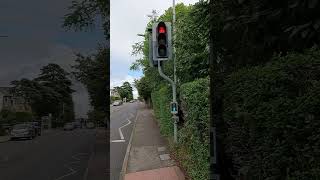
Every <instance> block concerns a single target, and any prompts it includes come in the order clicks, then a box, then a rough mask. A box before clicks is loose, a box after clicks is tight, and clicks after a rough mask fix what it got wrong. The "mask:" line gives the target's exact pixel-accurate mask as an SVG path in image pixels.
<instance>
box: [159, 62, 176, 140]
mask: <svg viewBox="0 0 320 180" xmlns="http://www.w3.org/2000/svg"><path fill="white" fill-rule="evenodd" d="M158 71H159V74H160V76H161V77H163V78H164V79H166V80H167V81H169V82H170V83H171V85H172V95H173V96H172V99H173V102H176V95H177V94H176V84H175V83H174V81H173V80H172V79H170V78H169V77H168V76H166V75H165V74H164V73H163V72H162V68H161V66H160V61H159V60H158ZM177 118H179V117H178V116H176V115H173V120H174V131H173V140H174V142H175V143H177V142H178V126H177V125H178V119H177Z"/></svg>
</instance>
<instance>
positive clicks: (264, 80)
mask: <svg viewBox="0 0 320 180" xmlns="http://www.w3.org/2000/svg"><path fill="white" fill-rule="evenodd" d="M319 80H320V51H319V50H318V49H311V50H308V51H305V52H304V53H303V54H297V53H289V54H288V55H286V56H283V57H281V56H276V57H274V58H273V59H272V61H271V62H270V63H268V64H266V65H264V66H262V65H261V66H257V67H251V68H244V69H241V70H240V71H238V72H235V73H232V74H231V75H230V76H229V77H228V79H227V80H226V84H225V86H224V92H225V99H224V107H225V109H224V111H225V114H224V119H225V121H226V123H227V127H228V131H227V133H226V134H225V135H226V137H227V138H226V147H227V151H228V153H229V155H231V156H232V157H233V161H234V162H235V164H236V165H237V167H238V169H239V170H240V172H242V173H243V174H247V176H248V177H250V178H249V179H252V180H259V179H290V180H291V179H292V180H298V179H299V180H307V179H318V178H319V177H320V169H319V167H320V163H319V162H320V156H319V151H320V148H319V147H320V146H319V145H320V144H319V142H320V136H319V134H320V121H319V118H320V113H319V112H320V96H319V92H320V81H319Z"/></svg>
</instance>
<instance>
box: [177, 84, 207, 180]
mask: <svg viewBox="0 0 320 180" xmlns="http://www.w3.org/2000/svg"><path fill="white" fill-rule="evenodd" d="M180 89H181V91H180V100H181V107H180V108H181V110H182V111H183V115H184V116H183V117H182V118H183V120H184V123H183V125H182V127H181V128H180V130H179V145H178V146H176V147H175V148H176V150H177V151H178V152H177V153H178V154H182V155H183V156H184V157H180V158H181V159H184V160H183V161H182V164H183V166H184V168H185V169H186V171H187V172H188V175H189V176H190V177H191V179H193V180H202V179H209V171H208V170H209V156H210V155H209V143H210V134H209V127H210V119H209V80H208V79H207V78H205V79H198V80H195V81H193V82H189V83H185V84H183V85H182V86H181V88H180ZM171 123H172V122H171ZM171 131H172V130H171ZM181 152H183V153H181Z"/></svg>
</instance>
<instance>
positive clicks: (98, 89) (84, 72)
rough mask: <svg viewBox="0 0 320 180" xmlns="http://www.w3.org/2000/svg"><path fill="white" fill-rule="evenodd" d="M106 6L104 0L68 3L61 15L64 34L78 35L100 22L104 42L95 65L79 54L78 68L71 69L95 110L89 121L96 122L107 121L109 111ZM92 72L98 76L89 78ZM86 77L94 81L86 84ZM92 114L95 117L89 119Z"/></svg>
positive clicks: (108, 3)
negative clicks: (75, 32) (69, 4)
mask: <svg viewBox="0 0 320 180" xmlns="http://www.w3.org/2000/svg"><path fill="white" fill-rule="evenodd" d="M109 5H110V2H109V1H105V0H82V1H80V2H79V1H72V5H71V6H70V7H69V10H70V11H71V13H69V14H66V15H65V17H64V23H63V27H65V28H66V29H68V30H70V29H74V30H76V31H82V30H85V29H88V28H89V27H92V26H93V25H94V23H96V24H98V23H99V22H100V21H102V28H103V30H104V35H105V37H106V41H104V42H103V43H102V45H99V47H98V50H97V51H98V53H97V54H96V55H95V57H96V62H95V61H94V60H92V59H91V58H90V57H84V56H83V55H81V54H80V53H79V54H78V55H77V56H78V57H77V60H78V65H76V66H75V69H76V71H77V73H76V74H77V77H78V79H79V80H80V82H83V83H84V84H85V85H86V86H87V88H88V92H89V96H90V99H91V105H92V106H93V107H94V108H95V110H94V111H93V112H89V113H90V117H92V118H93V119H95V120H96V121H101V120H105V121H108V118H109V117H110V112H109V108H107V107H109V100H110V94H109V93H108V92H109V91H110V88H109V84H110V79H109V74H110V55H109V54H110V49H109V45H108V43H109V39H110V27H109V25H110V21H109V14H110V9H109ZM86 61H88V62H86ZM92 70H93V71H92ZM95 70H98V75H100V76H95V75H93V74H94V73H96V72H95ZM88 77H90V78H96V79H95V80H94V79H92V80H91V81H89V80H88ZM99 98H100V99H99ZM93 113H97V114H99V115H97V116H96V115H92V114H93ZM101 114H103V115H104V118H97V117H100V116H101ZM105 124H107V122H105Z"/></svg>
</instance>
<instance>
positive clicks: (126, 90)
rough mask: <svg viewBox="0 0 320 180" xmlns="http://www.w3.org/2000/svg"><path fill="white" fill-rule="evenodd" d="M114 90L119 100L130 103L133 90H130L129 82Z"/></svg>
mask: <svg viewBox="0 0 320 180" xmlns="http://www.w3.org/2000/svg"><path fill="white" fill-rule="evenodd" d="M114 89H116V90H117V92H118V93H119V96H120V97H121V99H124V98H126V100H127V101H130V100H132V99H133V92H132V91H133V89H132V87H131V84H130V83H129V82H124V83H123V84H122V86H120V87H118V86H117V87H114Z"/></svg>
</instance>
